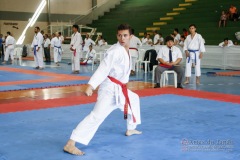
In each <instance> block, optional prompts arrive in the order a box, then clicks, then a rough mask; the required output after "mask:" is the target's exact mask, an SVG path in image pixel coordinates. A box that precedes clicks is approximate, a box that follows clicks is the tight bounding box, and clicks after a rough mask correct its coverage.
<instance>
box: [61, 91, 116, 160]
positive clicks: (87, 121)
mask: <svg viewBox="0 0 240 160" xmlns="http://www.w3.org/2000/svg"><path fill="white" fill-rule="evenodd" d="M115 103H116V102H115V97H114V96H112V94H109V93H108V92H106V91H99V93H98V99H97V103H96V104H95V106H94V109H93V110H92V111H91V113H90V114H89V115H88V116H86V117H85V118H84V119H83V120H82V121H81V122H80V123H79V124H78V126H77V127H76V128H75V129H74V130H73V132H72V135H71V137H70V140H69V141H68V142H67V144H66V145H65V146H64V151H66V152H68V153H70V154H75V155H83V154H84V153H83V152H82V151H80V150H79V149H77V148H76V147H75V142H78V143H82V144H85V145H88V143H89V142H90V140H91V139H92V138H93V136H94V134H95V133H96V131H97V129H98V127H99V126H100V125H101V123H102V122H103V121H104V119H105V118H106V117H107V116H108V115H109V114H110V113H111V112H112V111H113V110H115V109H117V106H116V104H115Z"/></svg>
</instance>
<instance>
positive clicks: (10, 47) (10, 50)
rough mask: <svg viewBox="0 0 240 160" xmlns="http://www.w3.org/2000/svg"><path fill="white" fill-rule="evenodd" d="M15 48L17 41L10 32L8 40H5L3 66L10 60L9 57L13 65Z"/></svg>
mask: <svg viewBox="0 0 240 160" xmlns="http://www.w3.org/2000/svg"><path fill="white" fill-rule="evenodd" d="M14 46H15V39H14V38H13V37H12V36H11V33H10V32H7V38H6V40H5V48H6V52H5V55H4V62H2V64H6V63H7V61H8V58H9V55H10V57H11V62H10V63H11V64H12V63H13V60H14V57H13V54H14Z"/></svg>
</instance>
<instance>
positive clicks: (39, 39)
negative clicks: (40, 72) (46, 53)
mask: <svg viewBox="0 0 240 160" xmlns="http://www.w3.org/2000/svg"><path fill="white" fill-rule="evenodd" d="M42 44H43V35H42V34H41V33H40V32H38V33H37V34H35V35H34V37H33V41H32V45H31V47H32V48H33V50H34V51H36V52H35V53H34V51H33V53H34V61H35V64H36V67H40V68H43V47H42V46H43V45H42ZM38 47H40V48H39V50H38V51H37V49H38Z"/></svg>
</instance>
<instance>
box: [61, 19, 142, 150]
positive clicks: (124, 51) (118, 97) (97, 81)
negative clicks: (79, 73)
mask: <svg viewBox="0 0 240 160" xmlns="http://www.w3.org/2000/svg"><path fill="white" fill-rule="evenodd" d="M130 38H131V27H130V26H129V25H127V24H122V25H120V26H118V31H117V39H118V43H117V44H114V45H113V46H111V48H109V49H108V50H107V52H106V53H105V57H104V59H103V61H102V62H101V64H100V66H99V67H98V69H97V70H96V72H95V73H94V74H93V76H92V77H91V79H90V81H89V82H88V85H87V88H86V90H85V93H86V95H87V96H91V95H92V94H93V90H94V89H96V88H97V87H98V86H99V85H100V87H99V90H98V98H97V102H96V104H95V106H94V108H93V110H92V111H91V112H90V114H89V115H88V116H86V117H85V118H84V119H83V120H82V121H81V122H80V123H79V124H78V126H77V127H76V128H75V129H74V130H73V132H72V135H71V137H70V139H69V140H68V142H67V144H66V145H65V146H64V149H63V150H64V151H65V152H68V153H70V154H74V155H83V154H84V152H82V151H81V150H79V149H78V148H77V147H76V146H75V143H76V142H78V143H82V144H85V145H88V143H89V142H90V140H91V139H92V138H93V136H94V134H95V133H96V131H97V129H98V127H99V126H100V125H101V123H102V122H103V121H104V119H105V118H106V117H107V116H108V115H109V114H110V113H111V112H112V111H113V110H115V109H118V108H119V109H121V110H123V111H124V119H126V120H127V131H126V133H125V135H126V136H131V135H134V134H141V133H142V132H140V131H138V130H136V127H137V125H138V124H141V118H140V101H139V96H138V95H137V94H135V93H133V92H132V91H130V90H128V89H127V88H126V83H128V81H129V74H130V71H131V56H130V55H129V53H128V52H129V45H130ZM127 94H128V96H127ZM127 97H129V101H130V102H129V101H128V100H127ZM129 104H130V105H129Z"/></svg>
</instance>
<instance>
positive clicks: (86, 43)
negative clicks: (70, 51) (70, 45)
mask: <svg viewBox="0 0 240 160" xmlns="http://www.w3.org/2000/svg"><path fill="white" fill-rule="evenodd" d="M90 45H95V42H94V41H93V40H92V39H91V38H88V39H87V38H85V39H84V47H83V51H84V52H88V51H89V46H90ZM80 58H82V57H80Z"/></svg>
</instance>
